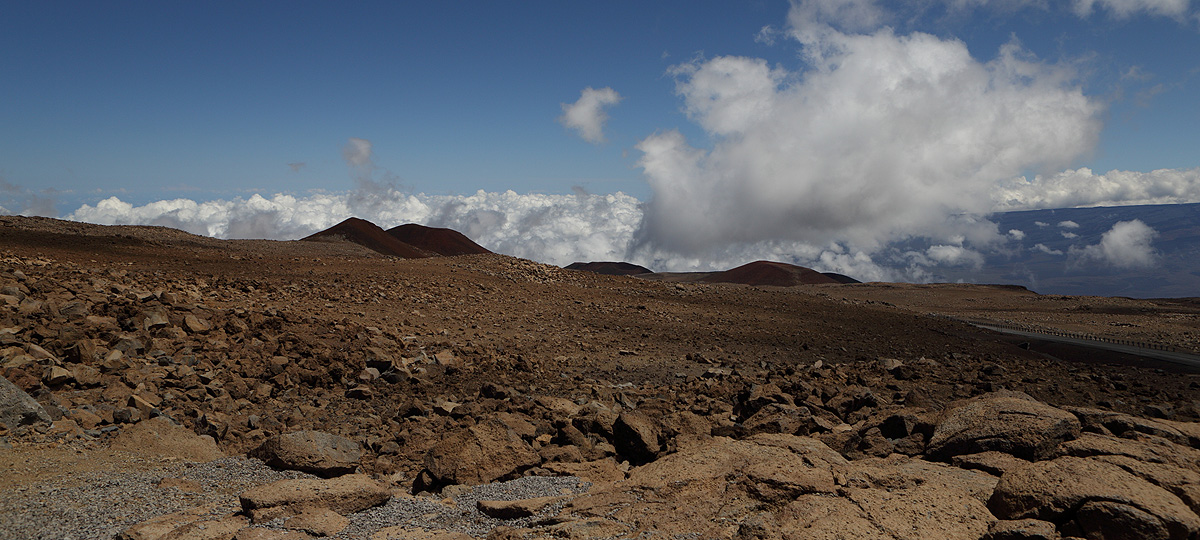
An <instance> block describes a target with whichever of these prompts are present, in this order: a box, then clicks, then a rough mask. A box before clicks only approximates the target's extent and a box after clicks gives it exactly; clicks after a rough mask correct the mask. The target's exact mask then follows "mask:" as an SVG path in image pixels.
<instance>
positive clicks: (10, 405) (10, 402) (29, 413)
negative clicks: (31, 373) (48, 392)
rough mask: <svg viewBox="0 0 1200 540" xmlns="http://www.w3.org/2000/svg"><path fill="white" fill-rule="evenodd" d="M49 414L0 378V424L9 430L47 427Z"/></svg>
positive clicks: (11, 384)
mask: <svg viewBox="0 0 1200 540" xmlns="http://www.w3.org/2000/svg"><path fill="white" fill-rule="evenodd" d="M51 422H52V420H51V419H50V414H49V413H47V412H46V409H43V408H42V406H41V405H40V404H39V403H38V402H37V400H36V399H33V397H32V396H30V395H29V394H26V393H25V391H24V390H21V389H20V388H18V387H17V385H15V384H13V383H11V382H9V380H8V379H6V378H4V377H0V423H3V424H4V426H5V427H7V428H8V429H10V430H15V429H17V428H19V427H21V426H35V425H44V426H49V425H50V423H51Z"/></svg>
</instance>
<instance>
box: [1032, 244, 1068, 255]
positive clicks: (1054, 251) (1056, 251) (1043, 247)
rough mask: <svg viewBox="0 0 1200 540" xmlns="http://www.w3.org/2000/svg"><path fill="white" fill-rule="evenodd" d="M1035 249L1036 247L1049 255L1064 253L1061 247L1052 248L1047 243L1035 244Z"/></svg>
mask: <svg viewBox="0 0 1200 540" xmlns="http://www.w3.org/2000/svg"><path fill="white" fill-rule="evenodd" d="M1033 249H1036V250H1038V251H1040V252H1042V253H1045V254H1047V255H1062V254H1063V252H1062V250H1061V249H1051V248H1048V247H1046V244H1034V245H1033Z"/></svg>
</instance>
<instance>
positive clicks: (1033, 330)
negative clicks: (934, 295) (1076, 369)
mask: <svg viewBox="0 0 1200 540" xmlns="http://www.w3.org/2000/svg"><path fill="white" fill-rule="evenodd" d="M937 316H938V317H942V318H946V319H950V320H954V321H958V322H963V323H967V324H971V325H975V326H992V327H996V328H1003V329H1006V330H1016V331H1018V332H1028V333H1030V334H1040V335H1044V336H1056V337H1065V338H1072V339H1080V340H1085V341H1097V342H1101V343H1112V344H1114V345H1125V346H1128V347H1139V348H1142V349H1149V350H1154V351H1164V352H1173V353H1184V354H1197V353H1198V352H1200V351H1194V350H1191V349H1183V348H1179V347H1176V346H1174V345H1164V344H1162V343H1149V342H1145V341H1137V340H1132V339H1117V338H1111V337H1107V336H1101V335H1096V334H1081V333H1078V332H1064V331H1062V330H1047V329H1044V328H1038V327H1036V326H1030V325H1026V324H1015V323H1007V322H1000V321H990V320H986V319H967V318H963V317H954V316H951V315H937Z"/></svg>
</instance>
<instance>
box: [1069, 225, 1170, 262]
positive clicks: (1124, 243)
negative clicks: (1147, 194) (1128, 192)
mask: <svg viewBox="0 0 1200 540" xmlns="http://www.w3.org/2000/svg"><path fill="white" fill-rule="evenodd" d="M1157 236H1158V231H1156V230H1154V229H1153V228H1151V227H1150V226H1149V225H1146V224H1145V223H1143V222H1142V221H1141V220H1139V219H1135V220H1131V221H1118V222H1117V223H1116V224H1114V225H1113V226H1112V228H1111V229H1109V230H1108V232H1106V233H1104V235H1102V236H1101V237H1100V243H1099V244H1096V245H1092V246H1086V247H1082V248H1076V247H1072V248H1071V257H1072V258H1073V259H1074V261H1075V264H1077V265H1078V264H1082V263H1083V262H1086V261H1094V262H1097V263H1100V264H1104V265H1108V266H1112V267H1114V268H1148V267H1151V266H1154V265H1155V264H1157V262H1158V253H1157V252H1156V251H1155V250H1154V248H1153V247H1152V246H1151V245H1150V244H1151V242H1152V241H1153V240H1154V238H1155V237H1157Z"/></svg>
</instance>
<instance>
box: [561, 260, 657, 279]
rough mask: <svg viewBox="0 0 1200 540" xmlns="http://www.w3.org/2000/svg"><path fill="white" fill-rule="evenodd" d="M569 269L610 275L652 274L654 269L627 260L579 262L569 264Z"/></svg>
mask: <svg viewBox="0 0 1200 540" xmlns="http://www.w3.org/2000/svg"><path fill="white" fill-rule="evenodd" d="M567 270H583V271H585V272H595V273H597V274H607V275H610V276H636V275H638V274H650V273H652V272H653V271H652V270H650V269H649V268H646V267H645V266H638V265H636V264H633V263H627V262H610V261H601V262H587V263H584V262H577V263H571V264H570V265H568V266H567Z"/></svg>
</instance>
